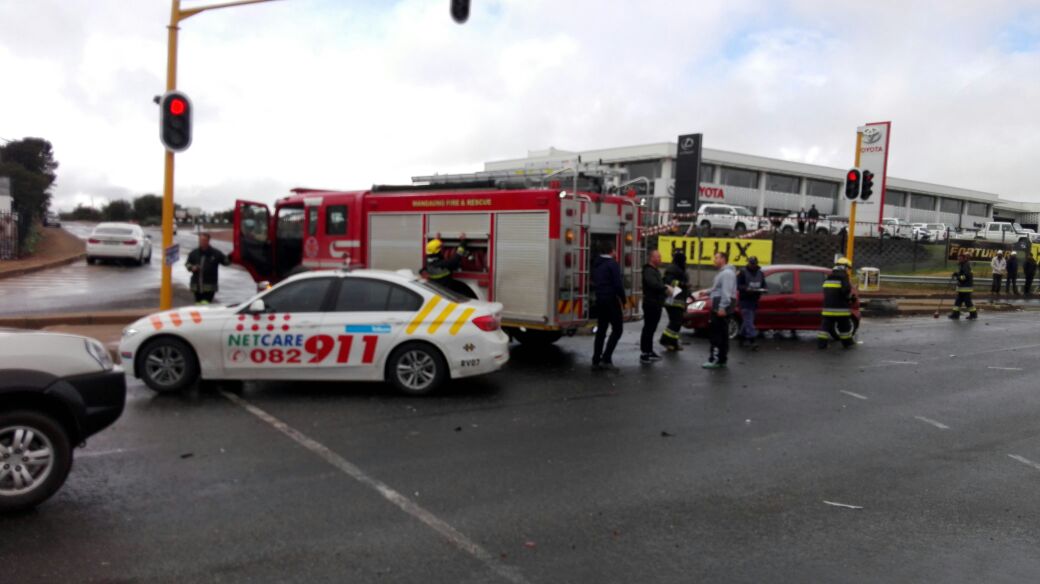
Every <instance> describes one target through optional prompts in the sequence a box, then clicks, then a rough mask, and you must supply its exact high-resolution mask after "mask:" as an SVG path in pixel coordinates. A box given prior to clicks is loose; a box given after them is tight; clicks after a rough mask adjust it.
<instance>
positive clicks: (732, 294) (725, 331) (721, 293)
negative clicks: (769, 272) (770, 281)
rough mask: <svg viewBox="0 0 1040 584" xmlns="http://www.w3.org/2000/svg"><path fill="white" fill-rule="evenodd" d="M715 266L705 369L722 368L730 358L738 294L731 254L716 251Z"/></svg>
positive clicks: (710, 294)
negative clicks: (730, 323)
mask: <svg viewBox="0 0 1040 584" xmlns="http://www.w3.org/2000/svg"><path fill="white" fill-rule="evenodd" d="M714 263H715V267H716V268H718V270H719V271H718V273H717V274H715V279H714V280H713V281H712V283H711V290H710V291H709V292H708V298H710V299H711V300H710V302H711V320H710V321H709V325H708V335H709V337H708V340H709V342H710V343H711V352H710V353H709V356H708V361H707V362H706V363H704V364H703V365H701V367H704V368H705V369H721V368H723V367H725V366H726V361H727V360H728V358H729V319H730V316H732V314H733V305H734V303H735V302H736V299H737V298H736V296H737V274H736V272H735V271H734V269H733V266H731V265H729V254H727V253H726V252H723V251H719V252H715V257H714Z"/></svg>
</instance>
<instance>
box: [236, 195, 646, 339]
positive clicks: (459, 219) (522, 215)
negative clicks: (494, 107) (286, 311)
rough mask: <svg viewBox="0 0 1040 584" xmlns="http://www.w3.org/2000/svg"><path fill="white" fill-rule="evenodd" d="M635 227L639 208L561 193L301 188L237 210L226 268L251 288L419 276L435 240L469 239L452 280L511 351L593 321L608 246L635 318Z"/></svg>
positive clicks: (630, 202) (610, 198)
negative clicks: (338, 275)
mask: <svg viewBox="0 0 1040 584" xmlns="http://www.w3.org/2000/svg"><path fill="white" fill-rule="evenodd" d="M591 184H595V183H591ZM599 184H602V183H599ZM568 186H570V185H568ZM575 186H579V188H580V186H581V185H579V183H578V182H577V181H575ZM600 190H602V189H600ZM640 225H641V209H640V207H639V205H638V203H637V202H636V199H635V198H633V197H631V196H619V195H614V194H603V193H601V192H593V191H592V190H578V189H571V190H570V191H567V190H561V188H560V183H559V182H557V181H552V182H550V183H549V186H548V187H547V188H534V187H527V186H523V185H521V186H520V187H517V186H516V185H510V184H509V183H508V182H506V181H501V180H499V181H490V180H489V181H483V182H481V181H472V182H469V183H454V184H447V183H444V184H428V185H406V186H374V187H372V189H370V190H365V191H334V190H321V189H307V188H298V189H293V190H292V194H291V195H289V196H287V197H285V198H282V199H279V200H277V201H276V202H275V204H274V210H273V212H272V210H271V209H269V208H268V206H267V205H265V204H263V203H258V202H253V201H244V200H240V201H236V204H235V215H234V251H233V252H232V256H231V258H232V261H234V262H236V263H238V264H240V265H242V266H243V267H245V268H246V269H247V270H248V271H249V273H250V274H251V275H252V277H253V279H254V280H256V281H257V282H261V281H269V282H272V283H274V282H277V281H279V280H282V279H284V278H286V277H288V276H291V275H293V274H295V273H297V272H299V271H303V270H317V269H343V268H344V267H349V268H351V269H353V268H370V269H385V270H402V269H405V270H411V271H413V272H415V273H421V272H422V271H423V268H424V263H425V246H426V243H427V242H429V241H430V240H432V239H434V238H439V239H441V240H442V241H443V243H444V246H443V247H444V250H446V253H448V254H451V253H455V252H454V250H455V249H456V248H457V247H458V244H459V243H461V241H462V240H463V239H464V240H465V242H466V248H467V250H468V251H469V253H468V254H467V257H466V258H465V259H464V260H463V261H462V267H461V270H460V271H459V272H457V273H456V274H455V280H456V281H457V282H458V283H460V284H464V285H465V288H466V290H465V292H468V295H469V296H471V297H473V298H475V299H479V300H485V301H490V302H501V303H502V304H503V306H504V307H505V309H504V311H503V315H502V318H503V322H502V326H503V328H504V329H505V330H506V331H507V332H508V333H509V334H510V336H512V337H513V338H514V339H516V340H518V341H520V342H522V343H525V344H526V343H530V344H548V343H553V342H555V341H556V340H558V339H559V338H560V337H561V336H563V335H564V334H567V335H571V334H574V332H575V331H576V330H577V329H578V328H580V327H582V326H583V325H585V324H587V323H588V322H589V320H590V318H592V317H591V316H590V315H591V314H592V313H593V311H594V306H593V300H594V299H593V298H592V297H590V290H589V288H590V271H591V264H592V260H593V257H594V255H595V253H596V250H597V249H599V246H600V245H601V244H603V243H604V242H608V241H609V242H612V243H613V244H614V247H615V249H616V250H617V254H616V257H617V258H618V262H619V264H620V266H621V269H622V274H623V278H624V284H625V290H626V292H627V296H628V303H627V305H626V307H625V311H626V318H628V319H630V320H631V319H636V318H638V317H640V314H639V298H640V296H641V290H640V288H641V283H642V274H641V272H642V263H641V261H642V249H641V247H640V241H641V237H640V235H641V234H640Z"/></svg>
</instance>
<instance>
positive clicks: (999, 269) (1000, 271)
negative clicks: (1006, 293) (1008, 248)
mask: <svg viewBox="0 0 1040 584" xmlns="http://www.w3.org/2000/svg"><path fill="white" fill-rule="evenodd" d="M989 267H990V268H992V270H993V287H992V288H990V292H992V293H993V294H997V295H999V294H1000V282H1001V280H1003V279H1004V275H1005V274H1007V261H1006V260H1005V259H1004V250H1002V249H1000V250H997V255H996V256H994V257H993V260H992V261H990V263H989Z"/></svg>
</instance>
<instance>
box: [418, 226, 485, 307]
mask: <svg viewBox="0 0 1040 584" xmlns="http://www.w3.org/2000/svg"><path fill="white" fill-rule="evenodd" d="M467 257H469V250H468V249H466V239H465V236H463V238H462V239H461V240H459V245H458V247H456V248H455V253H454V254H452V255H451V257H445V253H444V242H442V241H441V240H440V238H434V239H431V240H430V241H429V243H427V244H426V268H425V272H426V277H427V278H429V279H430V280H432V281H434V282H437V283H438V284H441V285H443V286H444V287H446V288H448V289H449V290H454V291H456V292H460V293H463V294H465V295H466V296H473V292H472V291H471V290H469V287H468V286H466V285H465V284H462V283H461V282H458V281H456V280H455V278H453V277H452V276H453V275H454V274H455V272H457V271H459V269H460V268H461V267H462V260H463V259H465V258H467Z"/></svg>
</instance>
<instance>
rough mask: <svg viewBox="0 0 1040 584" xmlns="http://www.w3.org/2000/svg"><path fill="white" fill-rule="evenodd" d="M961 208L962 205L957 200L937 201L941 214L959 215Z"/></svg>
mask: <svg viewBox="0 0 1040 584" xmlns="http://www.w3.org/2000/svg"><path fill="white" fill-rule="evenodd" d="M963 206H964V203H963V202H962V201H958V200H957V199H941V200H940V201H939V210H940V211H942V212H943V213H954V214H957V215H960V214H961V208H962V207H963Z"/></svg>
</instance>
